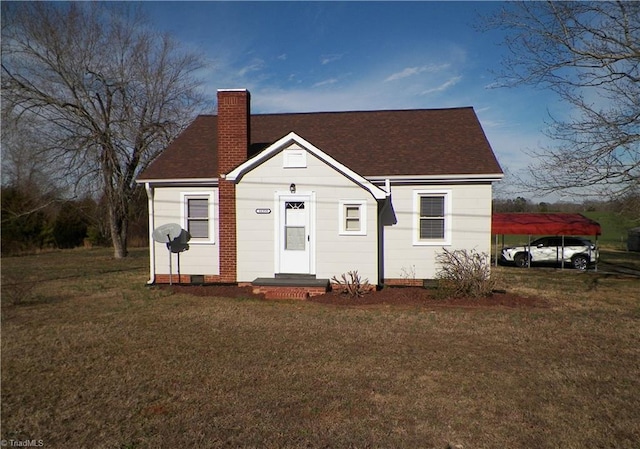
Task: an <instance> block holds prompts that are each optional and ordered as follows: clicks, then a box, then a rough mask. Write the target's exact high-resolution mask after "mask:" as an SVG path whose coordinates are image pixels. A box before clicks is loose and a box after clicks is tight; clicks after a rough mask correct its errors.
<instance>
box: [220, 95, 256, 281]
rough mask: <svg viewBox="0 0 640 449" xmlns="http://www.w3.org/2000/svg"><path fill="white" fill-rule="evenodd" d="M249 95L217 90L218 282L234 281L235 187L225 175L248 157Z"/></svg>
mask: <svg viewBox="0 0 640 449" xmlns="http://www.w3.org/2000/svg"><path fill="white" fill-rule="evenodd" d="M249 103H250V95H249V91H247V90H246V89H223V90H219V91H218V136H217V139H218V180H219V181H218V189H219V203H218V204H219V225H220V281H221V282H229V283H234V282H236V281H237V275H236V273H237V245H236V186H235V184H234V183H233V182H231V181H227V180H225V179H224V175H225V174H226V173H229V172H230V171H231V170H233V169H234V168H236V167H237V166H238V165H240V164H241V163H243V162H244V161H246V160H247V151H248V149H249V138H250V137H249V136H250V134H249V133H250V131H249V119H250V117H249V116H250V109H249V107H250V105H249Z"/></svg>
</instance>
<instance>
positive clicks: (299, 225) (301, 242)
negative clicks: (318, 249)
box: [278, 195, 313, 274]
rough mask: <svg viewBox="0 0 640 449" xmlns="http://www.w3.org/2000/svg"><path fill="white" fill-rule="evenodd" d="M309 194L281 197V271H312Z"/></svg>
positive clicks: (295, 272)
mask: <svg viewBox="0 0 640 449" xmlns="http://www.w3.org/2000/svg"><path fill="white" fill-rule="evenodd" d="M312 206H313V203H312V202H311V197H310V196H308V195H287V196H282V197H280V201H279V208H280V214H279V218H280V226H279V239H278V240H279V242H278V243H279V250H278V251H279V256H280V257H279V259H280V260H279V265H280V266H279V272H280V273H291V274H310V273H311V244H312V242H311V212H312Z"/></svg>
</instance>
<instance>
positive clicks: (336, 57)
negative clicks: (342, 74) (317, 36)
mask: <svg viewBox="0 0 640 449" xmlns="http://www.w3.org/2000/svg"><path fill="white" fill-rule="evenodd" d="M343 56H344V54H330V55H322V56H321V57H320V63H321V64H322V65H326V64H329V63H331V62H334V61H339V60H340V59H342V57H343Z"/></svg>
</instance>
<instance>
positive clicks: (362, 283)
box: [331, 270, 371, 298]
mask: <svg viewBox="0 0 640 449" xmlns="http://www.w3.org/2000/svg"><path fill="white" fill-rule="evenodd" d="M340 278H341V279H338V278H337V277H336V276H334V277H332V278H331V282H333V283H334V284H337V285H338V286H340V288H341V289H342V292H341V293H345V294H347V295H349V296H351V297H352V298H359V297H361V296H364V295H365V294H366V293H369V291H370V290H371V284H369V279H364V280H362V277H361V276H360V275H359V274H358V271H357V270H356V271H349V272H347V273H343V274H342V275H341V276H340Z"/></svg>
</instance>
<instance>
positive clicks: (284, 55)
mask: <svg viewBox="0 0 640 449" xmlns="http://www.w3.org/2000/svg"><path fill="white" fill-rule="evenodd" d="M276 59H279V60H280V61H286V60H287V54H286V53H282V54H281V55H278V56H277V58H276Z"/></svg>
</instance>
